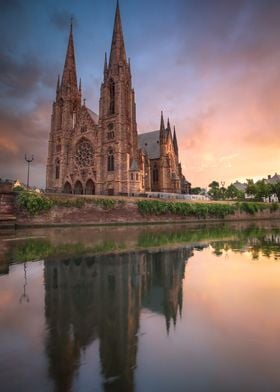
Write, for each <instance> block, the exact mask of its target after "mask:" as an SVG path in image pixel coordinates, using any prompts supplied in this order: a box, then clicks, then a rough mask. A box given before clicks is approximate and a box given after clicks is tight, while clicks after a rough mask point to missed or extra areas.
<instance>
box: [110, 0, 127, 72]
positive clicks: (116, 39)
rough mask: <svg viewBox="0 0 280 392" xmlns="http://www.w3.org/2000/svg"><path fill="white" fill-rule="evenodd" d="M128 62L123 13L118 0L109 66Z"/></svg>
mask: <svg viewBox="0 0 280 392" xmlns="http://www.w3.org/2000/svg"><path fill="white" fill-rule="evenodd" d="M121 62H122V63H126V52H125V45H124V38H123V31H122V22H121V13H120V6H119V1H117V8H116V15H115V23H114V30H113V37H112V44H111V52H110V59H109V67H112V66H113V65H115V64H119V63H121Z"/></svg>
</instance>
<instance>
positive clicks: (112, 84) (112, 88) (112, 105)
mask: <svg viewBox="0 0 280 392" xmlns="http://www.w3.org/2000/svg"><path fill="white" fill-rule="evenodd" d="M109 93H110V102H109V114H115V82H114V81H113V79H110V82H109Z"/></svg>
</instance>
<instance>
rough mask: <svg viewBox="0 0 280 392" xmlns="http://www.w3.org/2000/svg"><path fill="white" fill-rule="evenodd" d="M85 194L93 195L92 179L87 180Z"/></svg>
mask: <svg viewBox="0 0 280 392" xmlns="http://www.w3.org/2000/svg"><path fill="white" fill-rule="evenodd" d="M85 194H86V195H95V185H94V182H93V181H92V180H88V181H87V183H86V188H85Z"/></svg>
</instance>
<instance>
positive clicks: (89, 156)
mask: <svg viewBox="0 0 280 392" xmlns="http://www.w3.org/2000/svg"><path fill="white" fill-rule="evenodd" d="M93 158H94V153H93V147H92V144H91V143H90V141H89V140H88V139H86V138H84V137H83V138H82V139H81V140H80V141H79V142H78V143H77V145H76V151H75V161H76V164H77V166H79V167H88V166H92V165H93Z"/></svg>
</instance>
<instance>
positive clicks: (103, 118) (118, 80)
mask: <svg viewBox="0 0 280 392" xmlns="http://www.w3.org/2000/svg"><path fill="white" fill-rule="evenodd" d="M99 119H100V127H101V129H102V135H101V146H102V147H101V149H102V150H101V171H100V174H99V175H100V178H99V181H98V182H99V183H100V185H101V192H102V193H105V194H106V193H107V194H108V193H109V194H119V193H123V194H127V193H129V191H130V190H129V181H130V179H129V170H130V166H131V165H132V162H133V160H135V159H136V160H137V157H138V140H137V124H136V105H135V94H134V89H133V88H132V81H131V70H130V62H129V61H128V60H127V57H126V50H125V44H124V38H123V31H122V23H121V16H120V7H119V3H117V8H116V15H115V23H114V30H113V37H112V44H111V52H110V57H109V62H107V56H106V55H105V64H104V79H103V83H102V85H101V92H100V104H99Z"/></svg>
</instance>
